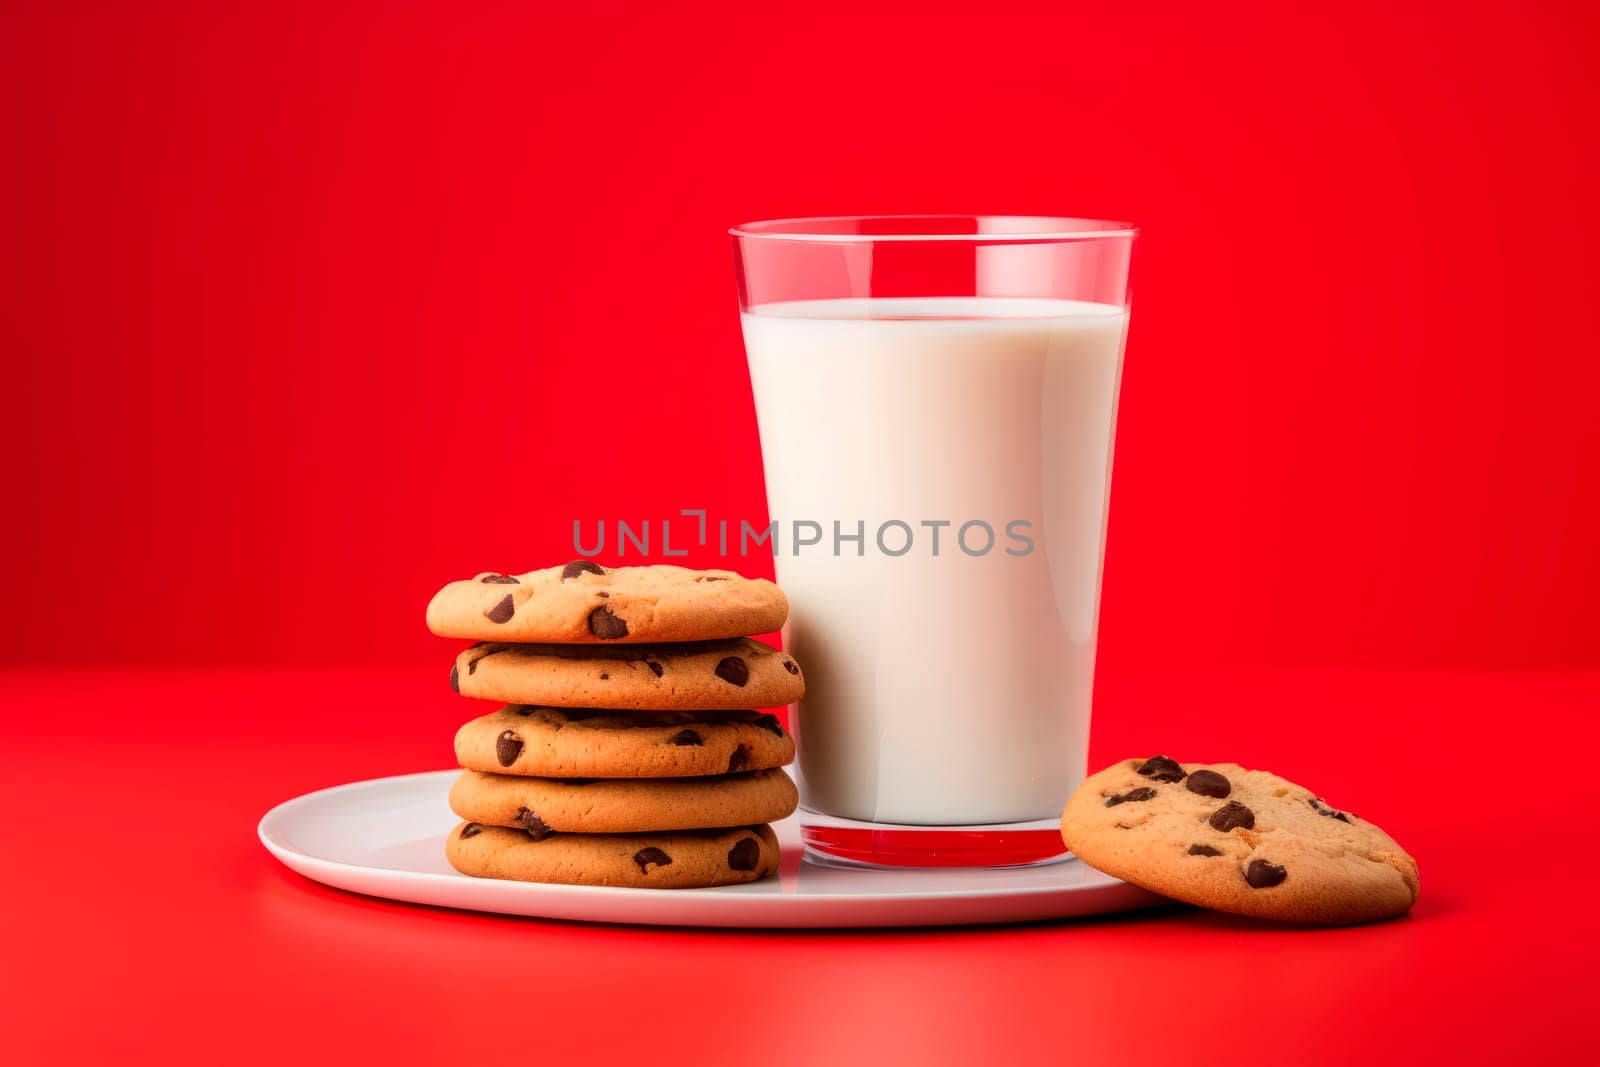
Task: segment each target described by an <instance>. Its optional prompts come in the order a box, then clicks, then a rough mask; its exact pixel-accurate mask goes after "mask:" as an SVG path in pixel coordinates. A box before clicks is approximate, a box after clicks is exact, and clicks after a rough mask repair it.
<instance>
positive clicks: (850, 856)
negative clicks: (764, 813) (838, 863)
mask: <svg viewBox="0 0 1600 1067" xmlns="http://www.w3.org/2000/svg"><path fill="white" fill-rule="evenodd" d="M800 837H801V840H802V841H804V842H805V845H806V848H807V849H808V850H809V851H811V852H814V853H818V854H820V856H821V857H822V858H823V859H824V860H825V861H827V860H843V861H845V862H847V863H859V864H866V865H869V866H874V867H1020V866H1026V865H1030V864H1035V863H1053V862H1055V861H1057V860H1062V859H1065V858H1066V857H1067V849H1066V846H1065V845H1064V844H1063V843H1062V841H1061V831H1060V830H1058V829H1056V828H1055V827H1049V828H1045V829H1041V828H1037V827H1036V826H1032V825H1030V826H1027V827H1024V828H1018V829H1015V830H1008V829H995V828H992V827H991V828H986V829H982V830H964V829H959V828H955V827H952V828H950V829H933V830H905V829H898V828H897V829H882V830H880V829H863V828H859V827H854V826H827V825H820V826H813V825H807V824H802V825H801V827H800Z"/></svg>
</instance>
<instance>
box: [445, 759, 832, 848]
mask: <svg viewBox="0 0 1600 1067" xmlns="http://www.w3.org/2000/svg"><path fill="white" fill-rule="evenodd" d="M799 802H800V797H799V794H798V793H796V792H795V788H794V782H792V781H790V780H789V776H788V775H787V774H785V773H784V772H783V771H781V770H771V771H754V772H750V773H745V774H723V775H717V776H715V777H710V778H662V779H652V778H632V779H628V778H527V777H522V778H518V777H513V776H511V775H508V774H484V773H482V772H481V771H466V772H464V773H463V774H462V775H461V777H460V778H457V779H456V782H455V785H453V786H452V787H451V788H450V810H451V811H453V812H455V813H456V814H457V815H459V816H461V818H463V819H466V820H467V821H468V822H478V823H484V824H486V825H489V826H509V827H512V828H513V829H518V830H523V831H525V832H526V833H527V834H528V835H529V836H530V837H535V838H543V837H548V836H550V835H551V834H554V833H577V834H631V833H640V832H643V831H647V830H704V829H710V828H715V827H720V826H750V825H753V824H755V823H764V822H774V821H776V820H778V819H783V818H787V817H788V816H790V815H792V814H794V809H795V807H796V806H797V805H798V804H799Z"/></svg>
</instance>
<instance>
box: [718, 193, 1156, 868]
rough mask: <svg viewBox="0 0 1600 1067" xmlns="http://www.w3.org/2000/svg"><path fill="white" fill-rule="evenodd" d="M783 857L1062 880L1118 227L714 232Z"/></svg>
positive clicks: (1103, 439)
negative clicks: (778, 756) (747, 411)
mask: <svg viewBox="0 0 1600 1067" xmlns="http://www.w3.org/2000/svg"><path fill="white" fill-rule="evenodd" d="M731 233H732V236H733V243H734V256H735V263H736V269H737V274H738V281H739V302H740V311H741V320H742V323H743V328H744V342H745V351H746V354H747V356H748V359H749V365H750V379H751V383H752V386H753V387H754V393H755V401H756V414H757V417H758V420H759V422H760V428H761V450H762V458H763V463H764V466H765V470H766V485H767V501H768V506H769V511H770V517H771V519H772V520H773V526H772V527H771V528H772V530H773V531H774V535H773V538H772V549H773V551H774V553H775V557H776V558H775V563H776V567H777V575H778V581H779V584H780V585H782V586H783V588H784V590H785V592H786V593H787V594H788V596H789V601H790V604H791V613H790V620H789V624H788V626H787V627H785V632H784V641H785V645H786V647H787V648H789V649H790V650H791V651H792V652H793V653H794V655H795V657H796V658H797V659H799V661H800V662H801V664H803V665H804V668H805V672H806V685H807V690H806V695H805V699H804V700H802V701H801V702H800V704H799V705H798V707H797V708H794V709H791V716H790V721H791V723H792V724H793V725H794V732H795V736H796V738H797V741H798V743H799V768H798V769H799V781H800V795H801V812H800V814H801V820H802V825H803V830H804V837H805V841H806V845H807V848H808V850H810V851H811V852H812V853H813V855H815V856H820V857H823V858H826V859H829V860H833V861H843V862H847V863H850V862H854V863H866V864H879V865H897V866H1004V865H1013V864H1024V863H1038V862H1048V861H1051V860H1054V859H1058V858H1061V856H1062V854H1063V849H1062V843H1061V836H1060V833H1059V832H1058V829H1057V823H1058V821H1059V819H1060V816H1061V809H1062V807H1063V805H1064V804H1065V803H1066V800H1067V797H1068V795H1069V794H1070V793H1071V792H1072V791H1073V789H1074V788H1076V787H1077V785H1078V784H1079V783H1080V782H1081V781H1082V780H1083V777H1084V773H1085V760H1086V756H1087V745H1088V738H1089V712H1090V707H1089V705H1090V696H1091V691H1092V688H1093V680H1094V655H1095V629H1096V623H1097V618H1098V614H1099V596H1100V571H1101V556H1102V550H1103V546H1104V538H1105V527H1106V507H1107V499H1108V496H1109V492H1110V485H1111V452H1112V437H1113V431H1114V428H1115V426H1116V414H1117V387H1118V382H1119V379H1120V376H1121V368H1122V352H1123V342H1124V338H1125V337H1126V335H1127V328H1128V306H1129V302H1128V267H1129V261H1130V257H1131V253H1132V248H1133V241H1134V238H1135V236H1136V234H1137V230H1136V229H1135V228H1134V227H1133V226H1131V225H1128V224H1126V223H1119V222H1102V221H1095V220H1090V219H1077V218H1051V217H1022V216H970V215H950V216H945V215H940V216H880V217H835V218H809V219H782V220H776V221H768V222H757V223H751V224H748V225H744V226H739V227H736V228H735V229H733V230H732V231H731Z"/></svg>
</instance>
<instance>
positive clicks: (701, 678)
mask: <svg viewBox="0 0 1600 1067" xmlns="http://www.w3.org/2000/svg"><path fill="white" fill-rule="evenodd" d="M450 685H451V687H452V688H454V689H455V691H456V692H458V693H460V694H461V695H462V696H469V697H477V698H479V699H482V700H504V701H508V702H510V703H514V704H542V705H549V706H554V707H563V708H607V709H616V710H624V711H637V710H646V709H648V710H657V711H677V710H703V709H708V708H710V709H717V710H742V709H749V708H775V707H781V706H782V705H785V704H792V703H794V702H795V701H796V700H799V699H800V697H801V696H802V695H804V693H805V691H806V680H805V675H804V674H803V673H802V672H801V670H800V665H799V664H798V663H796V662H795V659H794V657H793V656H791V655H789V654H788V653H787V652H780V651H779V650H777V649H775V648H773V647H772V646H771V645H767V644H763V643H762V642H760V641H756V640H752V639H751V638H748V637H742V638H735V639H731V640H717V641H692V642H684V643H680V644H673V645H621V646H609V647H607V646H596V645H549V644H507V643H504V642H498V641H496V642H485V643H482V644H477V645H473V646H472V647H471V648H468V649H465V650H463V651H462V652H461V653H460V655H458V656H457V657H456V662H455V665H454V666H453V667H451V669H450Z"/></svg>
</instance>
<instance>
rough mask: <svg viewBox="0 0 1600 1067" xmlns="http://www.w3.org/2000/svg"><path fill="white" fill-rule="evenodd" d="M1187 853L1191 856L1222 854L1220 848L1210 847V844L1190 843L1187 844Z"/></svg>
mask: <svg viewBox="0 0 1600 1067" xmlns="http://www.w3.org/2000/svg"><path fill="white" fill-rule="evenodd" d="M1189 855H1191V856H1220V855H1222V850H1221V849H1220V848H1212V847H1211V846H1210V845H1190V846H1189Z"/></svg>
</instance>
